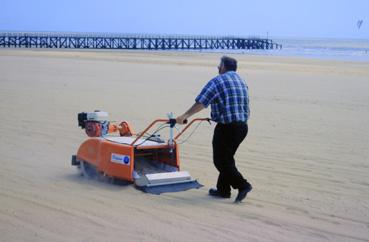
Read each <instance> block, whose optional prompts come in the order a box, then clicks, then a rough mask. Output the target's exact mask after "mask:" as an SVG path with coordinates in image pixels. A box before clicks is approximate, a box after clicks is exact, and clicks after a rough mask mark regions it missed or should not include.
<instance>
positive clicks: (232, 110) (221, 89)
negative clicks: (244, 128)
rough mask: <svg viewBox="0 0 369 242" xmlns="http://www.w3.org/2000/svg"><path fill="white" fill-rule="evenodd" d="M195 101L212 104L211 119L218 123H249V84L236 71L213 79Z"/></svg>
mask: <svg viewBox="0 0 369 242" xmlns="http://www.w3.org/2000/svg"><path fill="white" fill-rule="evenodd" d="M195 101H196V102H198V103H201V104H202V105H204V106H205V107H208V106H209V105H210V104H211V119H212V120H213V121H215V122H217V123H223V124H227V123H232V122H247V120H248V118H249V115H250V109H249V95H248V87H247V84H246V82H245V81H244V80H243V79H241V77H240V76H239V75H238V74H237V73H236V72H234V71H228V72H226V73H224V74H221V75H218V76H216V77H215V78H213V79H211V80H210V81H209V82H208V83H207V84H206V85H205V87H204V88H203V89H202V90H201V92H200V94H199V95H198V96H197V97H196V99H195Z"/></svg>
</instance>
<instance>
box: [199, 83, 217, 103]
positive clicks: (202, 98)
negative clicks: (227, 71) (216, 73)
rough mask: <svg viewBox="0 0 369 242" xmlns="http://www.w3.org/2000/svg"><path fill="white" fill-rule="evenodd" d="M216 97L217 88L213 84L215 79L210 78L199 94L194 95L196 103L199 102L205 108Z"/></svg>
mask: <svg viewBox="0 0 369 242" xmlns="http://www.w3.org/2000/svg"><path fill="white" fill-rule="evenodd" d="M216 97H217V88H216V84H215V79H212V80H210V81H209V82H208V83H207V84H206V85H205V87H204V88H203V89H202V90H201V92H200V94H199V95H198V96H197V97H196V99H195V101H196V102H197V103H201V104H202V105H204V106H205V107H206V108H207V107H208V106H209V105H210V104H211V103H212V102H213V101H214V99H215V98H216Z"/></svg>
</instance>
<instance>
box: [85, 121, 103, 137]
mask: <svg viewBox="0 0 369 242" xmlns="http://www.w3.org/2000/svg"><path fill="white" fill-rule="evenodd" d="M86 134H87V135H88V137H100V136H101V124H100V123H99V122H95V121H87V122H86Z"/></svg>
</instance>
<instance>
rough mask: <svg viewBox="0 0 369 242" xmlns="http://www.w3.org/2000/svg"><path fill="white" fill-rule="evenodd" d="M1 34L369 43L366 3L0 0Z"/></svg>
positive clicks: (318, 0) (341, 0)
mask: <svg viewBox="0 0 369 242" xmlns="http://www.w3.org/2000/svg"><path fill="white" fill-rule="evenodd" d="M361 19H362V20H364V22H363V24H362V26H361V28H360V29H359V28H358V27H357V21H358V20H361ZM0 31H53V32H54V31H55V32H103V33H147V34H185V35H190V34H194V35H236V36H244V37H247V36H259V37H266V36H268V37H270V38H338V39H369V0H264V1H255V0H252V1H250V0H223V1H221V0H186V1H185V0H183V1H182V0H156V1H155V0H151V1H150V0H137V1H133V0H130V1H128V0H120V1H119V0H100V1H98V0H89V1H88V0H59V1H53V0H0Z"/></svg>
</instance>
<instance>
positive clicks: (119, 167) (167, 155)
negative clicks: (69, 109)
mask: <svg viewBox="0 0 369 242" xmlns="http://www.w3.org/2000/svg"><path fill="white" fill-rule="evenodd" d="M107 118H108V114H107V113H106V112H100V111H95V112H87V113H86V112H83V113H79V114H78V125H79V127H81V128H82V129H85V131H86V134H87V136H88V137H89V138H88V139H87V140H85V141H84V142H83V143H82V144H81V145H80V147H79V149H78V151H77V154H76V155H73V156H72V165H74V166H77V167H78V168H79V170H80V172H81V174H82V175H83V176H86V177H88V178H94V177H98V178H99V179H108V180H109V181H112V182H113V183H134V184H135V186H136V187H137V188H138V189H140V190H142V191H144V192H148V193H153V194H160V193H163V192H176V191H184V190H188V189H192V188H200V187H202V185H201V184H199V183H198V182H197V180H195V179H192V178H191V176H190V174H189V173H188V172H187V171H181V170H180V159H179V147H178V144H177V142H176V141H177V140H178V138H179V137H180V136H181V135H182V134H183V132H185V131H186V130H187V129H188V128H189V127H190V126H191V125H192V124H193V123H194V122H198V121H200V122H201V121H209V122H210V119H208V118H202V119H199V118H198V119H193V120H192V121H191V122H189V123H187V125H186V126H185V127H184V128H183V129H182V131H180V132H178V133H177V134H176V136H174V128H175V125H176V120H175V119H173V117H172V115H168V119H156V120H154V121H153V122H152V123H151V124H150V125H149V126H148V127H147V128H146V129H145V130H144V131H143V132H140V133H138V134H134V133H133V130H132V128H131V126H130V125H129V124H128V123H127V122H125V121H123V122H121V123H120V124H115V123H113V122H110V121H108V120H107ZM159 124H160V125H159ZM158 125H159V127H158V128H157V129H156V130H155V131H154V132H153V133H151V134H150V133H148V131H149V130H151V129H152V128H154V127H156V126H158ZM164 128H169V138H168V140H167V141H165V140H164V139H163V138H161V134H160V133H159V132H160V131H161V130H163V129H164Z"/></svg>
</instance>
